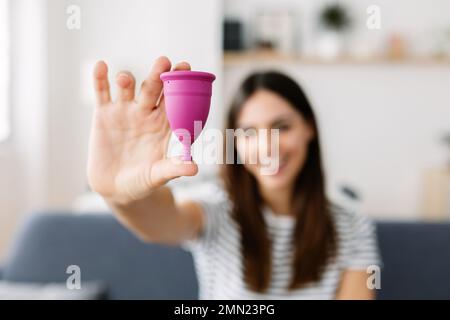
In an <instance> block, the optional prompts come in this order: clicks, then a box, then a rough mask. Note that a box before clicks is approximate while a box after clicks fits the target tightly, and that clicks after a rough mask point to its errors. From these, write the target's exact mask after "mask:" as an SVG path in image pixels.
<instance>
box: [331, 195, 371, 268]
mask: <svg viewBox="0 0 450 320" xmlns="http://www.w3.org/2000/svg"><path fill="white" fill-rule="evenodd" d="M331 213H332V216H333V219H334V221H335V226H336V233H337V238H338V243H339V247H340V255H341V261H342V262H343V264H344V265H345V266H346V267H349V268H353V269H355V268H356V269H363V268H365V267H367V266H369V265H372V264H379V263H380V257H379V252H378V243H377V238H376V228H375V223H374V221H373V220H372V218H371V217H369V216H368V215H366V214H363V213H361V212H359V211H358V210H355V209H349V208H345V207H343V206H340V205H338V204H336V203H334V204H332V205H331Z"/></svg>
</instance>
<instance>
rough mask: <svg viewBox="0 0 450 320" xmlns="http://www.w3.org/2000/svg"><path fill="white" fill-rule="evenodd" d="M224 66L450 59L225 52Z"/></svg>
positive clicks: (439, 62) (441, 62) (437, 62)
mask: <svg viewBox="0 0 450 320" xmlns="http://www.w3.org/2000/svg"><path fill="white" fill-rule="evenodd" d="M223 61H224V66H225V67H230V66H239V65H243V64H245V65H248V64H255V63H262V64H305V65H379V64H390V65H417V66H448V67H450V58H432V57H407V58H402V59H389V58H386V57H371V58H355V57H342V58H338V59H333V60H326V59H322V58H320V57H305V56H301V55H293V54H282V53H275V52H272V51H267V52H266V51H247V52H225V53H224V60H223Z"/></svg>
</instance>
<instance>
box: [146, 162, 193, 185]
mask: <svg viewBox="0 0 450 320" xmlns="http://www.w3.org/2000/svg"><path fill="white" fill-rule="evenodd" d="M197 173H198V166H197V164H196V163H195V162H193V161H183V160H181V157H173V158H167V159H162V160H159V161H157V162H155V163H154V164H153V166H152V169H151V171H150V181H151V182H152V185H153V186H161V185H163V184H165V183H167V182H169V181H170V180H172V179H175V178H178V177H182V176H195V175H196V174H197Z"/></svg>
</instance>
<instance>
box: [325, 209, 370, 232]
mask: <svg viewBox="0 0 450 320" xmlns="http://www.w3.org/2000/svg"><path fill="white" fill-rule="evenodd" d="M330 211H331V215H332V217H333V220H334V221H335V224H336V227H337V228H338V229H341V228H344V229H348V228H350V227H353V228H356V227H358V226H359V225H361V224H364V225H367V224H369V225H373V220H372V218H371V217H369V216H368V215H366V214H364V213H361V212H360V211H359V210H356V209H354V208H347V207H344V206H342V205H340V204H337V203H331V204H330Z"/></svg>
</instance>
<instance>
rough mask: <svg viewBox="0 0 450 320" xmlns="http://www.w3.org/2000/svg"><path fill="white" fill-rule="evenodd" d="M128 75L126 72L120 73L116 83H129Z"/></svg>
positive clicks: (123, 85)
mask: <svg viewBox="0 0 450 320" xmlns="http://www.w3.org/2000/svg"><path fill="white" fill-rule="evenodd" d="M130 82H131V81H130V77H129V76H128V74H126V73H120V74H119V75H118V76H117V83H118V84H119V85H120V86H121V87H127V86H128V85H129V84H130Z"/></svg>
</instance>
